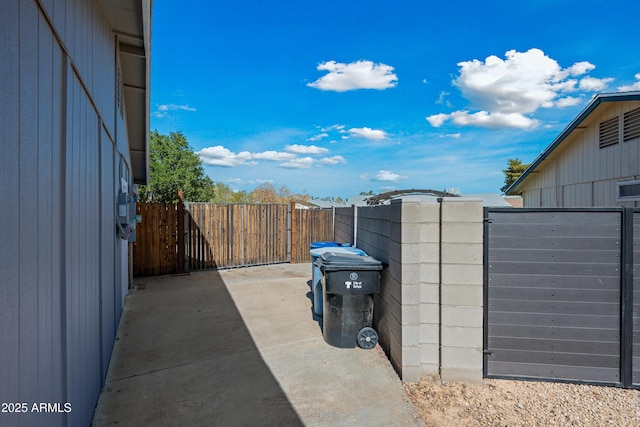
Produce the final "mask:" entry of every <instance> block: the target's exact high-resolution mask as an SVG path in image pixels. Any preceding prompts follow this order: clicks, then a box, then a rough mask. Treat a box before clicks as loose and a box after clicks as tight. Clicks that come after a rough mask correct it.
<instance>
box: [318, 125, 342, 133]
mask: <svg viewBox="0 0 640 427" xmlns="http://www.w3.org/2000/svg"><path fill="white" fill-rule="evenodd" d="M344 128H345V125H331V126H328V127H326V128H322V129H321V131H322V132H329V131H333V130H335V131H337V132H339V133H346V132H347V131H346V130H344Z"/></svg>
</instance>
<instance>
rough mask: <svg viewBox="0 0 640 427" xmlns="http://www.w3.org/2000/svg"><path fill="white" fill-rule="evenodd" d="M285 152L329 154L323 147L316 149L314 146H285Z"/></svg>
mask: <svg viewBox="0 0 640 427" xmlns="http://www.w3.org/2000/svg"><path fill="white" fill-rule="evenodd" d="M285 151H288V152H289V153H296V154H324V153H328V152H329V150H328V149H326V148H323V147H318V146H315V145H298V144H293V145H287V146H286V147H285Z"/></svg>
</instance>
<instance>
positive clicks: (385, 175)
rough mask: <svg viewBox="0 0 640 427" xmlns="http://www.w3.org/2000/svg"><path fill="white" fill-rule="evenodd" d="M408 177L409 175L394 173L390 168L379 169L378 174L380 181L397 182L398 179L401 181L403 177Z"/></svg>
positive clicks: (377, 177)
mask: <svg viewBox="0 0 640 427" xmlns="http://www.w3.org/2000/svg"><path fill="white" fill-rule="evenodd" d="M406 178H408V177H406V176H402V175H398V174H397V173H393V172H391V171H388V170H381V171H378V173H377V174H376V179H377V180H378V181H390V182H397V181H400V180H401V179H406Z"/></svg>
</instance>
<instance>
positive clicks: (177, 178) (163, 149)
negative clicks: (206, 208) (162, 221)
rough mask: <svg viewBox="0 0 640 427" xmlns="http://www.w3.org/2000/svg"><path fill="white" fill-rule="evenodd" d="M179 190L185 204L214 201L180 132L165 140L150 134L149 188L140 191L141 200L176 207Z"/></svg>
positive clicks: (211, 188)
mask: <svg viewBox="0 0 640 427" xmlns="http://www.w3.org/2000/svg"><path fill="white" fill-rule="evenodd" d="M178 190H182V192H183V194H184V200H186V201H189V202H208V201H212V200H213V199H214V197H215V186H214V183H213V181H212V180H211V178H209V177H208V176H207V175H206V174H205V173H204V169H203V167H202V160H200V157H198V155H197V154H196V153H194V152H193V150H192V149H191V147H190V146H189V143H188V142H187V139H186V138H185V137H184V135H182V133H181V132H177V133H175V132H171V133H170V134H169V135H168V136H167V135H161V134H159V133H158V131H156V130H154V131H153V132H151V135H150V141H149V184H148V185H145V186H140V187H139V192H140V200H141V201H143V202H154V203H176V202H177V201H178Z"/></svg>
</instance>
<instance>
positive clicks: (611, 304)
mask: <svg viewBox="0 0 640 427" xmlns="http://www.w3.org/2000/svg"><path fill="white" fill-rule="evenodd" d="M488 219H489V224H488V225H487V226H486V231H487V236H486V239H487V245H488V247H487V249H486V256H487V259H486V260H485V262H486V268H487V273H486V274H487V294H486V298H487V301H486V302H487V304H486V307H487V314H486V325H485V326H486V341H485V344H486V352H487V356H486V373H487V375H488V376H507V377H509V376H511V377H535V378H549V379H563V380H574V381H583V380H586V381H594V382H606V383H619V381H620V363H621V362H620V314H621V313H620V298H621V294H620V285H621V271H620V270H621V240H622V232H621V228H622V212H621V211H620V210H603V211H595V210H571V211H569V210H565V211H549V210H540V211H533V210H522V211H519V210H502V211H500V210H489V211H488Z"/></svg>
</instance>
